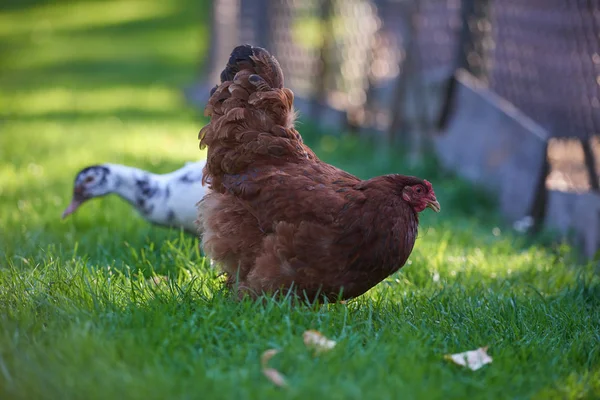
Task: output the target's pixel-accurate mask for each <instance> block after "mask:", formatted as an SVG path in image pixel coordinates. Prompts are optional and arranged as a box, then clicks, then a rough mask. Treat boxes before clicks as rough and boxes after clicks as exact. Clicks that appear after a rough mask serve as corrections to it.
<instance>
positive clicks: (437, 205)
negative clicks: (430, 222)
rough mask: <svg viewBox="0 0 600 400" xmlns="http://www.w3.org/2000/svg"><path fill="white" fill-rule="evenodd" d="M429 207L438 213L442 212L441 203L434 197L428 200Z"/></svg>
mask: <svg viewBox="0 0 600 400" xmlns="http://www.w3.org/2000/svg"><path fill="white" fill-rule="evenodd" d="M427 208H431V209H432V210H433V211H435V212H436V213H437V212H440V210H441V209H442V208H441V207H440V203H439V202H438V201H437V199H435V198H433V199H431V200H429V201H428V202H427Z"/></svg>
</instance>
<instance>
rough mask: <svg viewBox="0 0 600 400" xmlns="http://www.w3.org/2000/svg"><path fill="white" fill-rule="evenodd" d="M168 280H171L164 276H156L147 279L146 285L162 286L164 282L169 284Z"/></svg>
mask: <svg viewBox="0 0 600 400" xmlns="http://www.w3.org/2000/svg"><path fill="white" fill-rule="evenodd" d="M168 280H169V278H168V277H166V276H164V275H154V276H152V277H150V278H148V279H146V283H147V284H149V285H150V284H155V285H160V284H161V283H162V282H167V281H168Z"/></svg>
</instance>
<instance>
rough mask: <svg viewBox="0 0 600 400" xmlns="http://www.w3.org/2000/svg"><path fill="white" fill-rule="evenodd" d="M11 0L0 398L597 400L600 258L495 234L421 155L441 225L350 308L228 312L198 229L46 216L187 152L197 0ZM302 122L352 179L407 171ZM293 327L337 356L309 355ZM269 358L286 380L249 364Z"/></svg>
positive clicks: (0, 140)
mask: <svg viewBox="0 0 600 400" xmlns="http://www.w3.org/2000/svg"><path fill="white" fill-rule="evenodd" d="M26 3H30V4H29V5H28V6H25V5H24V2H22V1H21V2H19V1H13V2H3V6H2V7H4V9H3V10H2V11H1V12H0V53H1V54H2V57H1V58H0V221H1V222H0V398H2V399H12V398H15V399H18V398H21V399H37V398H41V399H71V398H81V399H96V398H97V399H108V398H120V397H122V398H132V399H134V398H140V399H154V398H156V399H165V398H168V399H177V398H198V399H207V398H208V399H216V398H226V399H233V398H235V399H244V398H256V399H267V398H282V397H285V398H298V399H304V398H311V397H313V398H332V399H336V398H356V399H358V398H407V399H409V398H418V399H442V398H446V397H447V398H454V399H463V398H481V399H494V398H498V399H505V398H538V399H548V398H557V399H565V398H570V399H580V398H590V399H591V398H599V397H600V349H599V346H598V345H599V340H600V333H599V332H600V322H599V321H600V311H599V310H600V282H599V278H598V276H597V275H595V272H594V267H593V266H592V265H584V264H581V263H577V262H576V261H574V257H573V255H572V253H571V252H570V250H569V249H568V248H566V247H565V246H563V245H559V246H544V245H542V244H541V243H539V242H535V241H533V242H532V241H530V240H526V239H525V238H522V237H517V236H515V235H513V234H511V233H510V232H509V230H508V229H506V227H504V226H503V225H502V224H501V223H500V222H499V221H500V219H499V218H498V216H497V214H496V212H495V211H494V205H493V201H491V200H490V199H489V197H488V196H486V195H484V194H482V193H480V192H479V191H477V190H475V189H473V188H472V187H470V186H469V185H466V184H464V183H462V182H460V181H459V180H456V179H454V178H452V177H451V176H448V175H446V174H442V173H439V172H437V171H436V168H435V166H434V165H433V164H432V165H431V166H429V167H428V168H426V169H421V170H420V171H416V172H418V173H420V174H422V175H423V176H424V177H428V178H432V180H433V182H434V185H435V187H436V192H437V193H438V194H439V199H440V202H441V203H442V213H440V214H439V215H432V213H429V212H426V213H425V215H424V218H423V220H422V223H421V233H420V236H419V239H418V241H417V244H416V248H415V250H414V252H413V254H412V256H411V258H410V261H409V263H408V265H407V266H406V267H405V268H404V269H403V270H402V271H401V272H399V273H397V274H395V275H394V276H392V277H390V278H389V279H387V280H386V281H385V282H383V283H382V284H380V285H379V286H377V287H376V288H375V289H373V290H372V291H370V292H369V293H367V294H366V295H365V296H363V297H362V298H359V299H357V300H355V301H352V302H349V303H348V304H345V305H324V306H322V307H317V308H316V309H311V308H308V307H303V306H296V307H293V306H291V305H290V304H289V303H288V302H286V301H275V300H270V301H267V302H266V303H265V304H262V303H261V304H255V303H252V302H249V301H245V302H241V303H234V302H232V301H231V300H230V299H229V298H228V295H227V293H226V292H224V291H223V290H222V288H221V281H220V279H219V278H218V277H217V274H216V272H214V271H213V270H211V269H210V267H209V265H208V263H207V262H206V261H205V260H204V259H203V258H202V256H201V254H200V252H199V250H198V246H197V240H196V239H195V238H193V237H190V236H185V235H183V234H182V233H180V232H177V231H174V230H167V229H162V228H157V227H152V226H150V225H148V224H146V223H145V222H144V221H142V220H141V219H140V218H138V217H137V216H136V215H134V214H133V213H132V212H131V210H130V209H129V207H128V206H127V205H126V204H124V203H123V202H121V201H119V199H116V198H112V197H109V198H105V199H102V200H97V201H94V202H91V203H90V204H88V205H86V206H85V207H83V208H82V210H81V211H80V212H79V213H78V214H77V215H76V216H75V217H74V218H72V219H70V220H67V221H61V220H60V213H61V211H62V209H63V208H64V207H65V206H66V204H67V202H68V200H69V196H70V191H71V183H72V179H73V174H74V173H75V171H76V170H77V169H78V168H80V167H83V166H85V165H86V164H90V163H95V162H103V161H110V162H122V163H128V164H132V165H137V166H140V167H142V168H147V169H152V170H155V171H169V170H172V169H175V168H178V167H179V166H180V165H181V164H182V163H183V162H185V161H188V160H193V159H197V158H201V157H203V153H201V152H200V151H199V150H198V143H197V139H196V134H197V132H198V130H199V128H200V127H201V126H202V125H203V124H204V123H205V121H204V120H203V119H202V118H201V117H200V114H201V113H200V111H198V110H194V109H191V108H189V107H187V106H186V105H185V104H184V102H183V98H182V95H181V92H180V89H181V87H183V86H184V85H185V84H187V83H190V82H192V81H193V79H194V76H195V74H196V72H197V71H198V62H199V61H201V60H202V55H203V53H205V52H206V49H207V34H208V33H207V32H208V28H207V24H206V23H207V18H208V17H207V16H208V15H209V13H208V11H207V10H208V8H207V3H208V2H207V1H204V2H192V1H191V0H189V1H187V0H177V1H172V2H149V1H141V0H127V1H118V2H114V1H110V2H99V1H98V2H60V1H59V2H39V3H35V2H31V1H29V2H26ZM301 129H303V130H304V132H306V133H307V135H306V136H307V140H308V142H309V143H310V144H311V145H313V146H314V147H315V149H316V150H317V151H318V153H319V154H320V155H321V156H322V157H323V158H325V159H326V160H328V161H332V162H334V163H335V164H337V165H339V166H342V167H344V168H346V169H348V170H350V171H352V172H354V173H357V174H359V175H360V176H363V177H368V176H372V175H375V174H381V173H387V172H393V171H399V170H402V171H406V169H405V168H403V167H402V165H403V164H402V162H401V161H399V158H400V157H399V156H398V153H397V152H394V151H385V152H382V153H380V154H379V155H378V156H377V157H375V156H374V155H373V154H374V148H373V146H370V145H369V144H366V143H364V142H361V141H360V140H358V139H355V138H343V139H341V138H338V137H334V136H320V135H317V134H316V133H315V132H314V129H312V128H311V126H310V124H308V123H304V124H302V126H301ZM411 172H415V171H411ZM154 274H156V275H165V276H168V277H169V280H168V282H165V283H162V284H160V285H158V286H157V285H154V284H151V283H148V281H147V279H148V278H149V277H151V276H152V275H154ZM306 329H318V330H320V331H321V332H323V333H324V334H326V335H327V336H328V337H330V338H332V339H334V340H336V341H337V342H338V345H337V347H336V348H335V349H334V350H333V351H331V352H329V353H326V354H324V355H321V356H318V357H313V356H312V355H311V354H310V353H309V352H308V351H307V350H306V349H305V348H304V345H303V343H302V332H303V331H304V330H306ZM485 345H489V346H490V347H489V348H490V350H489V352H490V354H491V355H492V357H493V358H494V362H493V363H492V364H491V365H488V366H486V367H484V368H483V369H482V370H479V371H477V372H472V371H468V370H464V369H461V368H460V367H457V366H455V365H451V364H449V363H448V362H447V361H444V360H443V355H444V354H446V353H450V352H459V351H464V350H470V349H474V348H477V347H480V346H485ZM269 348H277V349H280V350H282V352H281V353H280V354H278V355H277V356H275V358H273V359H272V360H271V365H272V366H273V367H275V368H277V369H279V370H280V371H281V372H282V373H283V374H285V376H286V378H287V379H288V382H289V387H288V388H287V389H280V388H276V387H274V386H273V385H272V384H271V383H270V382H269V381H267V380H266V379H265V378H264V377H263V375H262V374H261V369H260V355H261V353H262V352H263V351H264V350H266V349H269Z"/></svg>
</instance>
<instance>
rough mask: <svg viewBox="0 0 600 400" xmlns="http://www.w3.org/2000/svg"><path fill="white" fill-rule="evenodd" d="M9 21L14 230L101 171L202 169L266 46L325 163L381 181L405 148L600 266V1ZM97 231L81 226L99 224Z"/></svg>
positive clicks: (104, 10)
mask: <svg viewBox="0 0 600 400" xmlns="http://www.w3.org/2000/svg"><path fill="white" fill-rule="evenodd" d="M0 10H1V13H0V53H1V54H2V56H1V57H0V130H1V132H2V134H1V135H0V155H1V156H2V159H3V160H6V161H5V162H0V180H1V181H0V182H1V185H0V202H1V203H0V205H1V206H3V207H0V218H2V219H3V221H8V222H9V223H10V224H12V225H10V226H20V227H24V226H26V224H25V223H24V222H23V215H27V221H28V222H27V223H31V224H38V225H39V224H41V225H44V224H46V223H47V222H46V221H48V220H50V219H51V218H54V216H53V215H54V214H52V215H50V213H55V212H56V210H55V209H54V208H56V209H59V208H61V207H64V205H65V202H66V201H67V199H66V198H67V197H68V194H70V190H71V189H70V185H71V183H72V181H71V179H72V178H71V175H72V174H73V173H74V172H76V170H77V169H78V168H81V167H83V166H85V165H87V164H90V163H95V162H103V161H110V162H119V163H125V164H129V165H136V166H139V167H140V168H145V169H148V170H154V171H163V172H167V171H169V170H174V169H176V168H179V167H180V166H181V165H182V163H183V162H184V161H190V160H195V159H199V158H202V157H203V153H202V152H200V151H199V150H198V147H197V144H198V143H197V139H196V136H195V135H196V132H197V131H198V130H199V129H200V127H201V126H202V125H204V124H205V123H206V120H205V119H203V117H202V108H203V106H204V104H205V102H206V99H207V95H208V90H209V88H210V87H212V86H213V85H214V83H215V82H217V78H218V74H219V72H220V71H221V69H222V67H223V66H224V63H225V61H226V59H227V58H228V55H229V52H230V51H231V49H232V48H233V47H234V46H235V45H237V44H239V43H251V44H255V45H261V46H264V47H266V48H267V49H269V50H270V51H271V52H272V53H273V54H274V55H275V56H277V58H278V59H279V61H280V63H281V65H282V67H283V69H284V72H285V74H286V85H288V86H289V87H291V88H292V89H293V90H294V92H295V93H296V95H297V107H298V108H299V110H300V112H301V118H302V120H303V121H305V123H306V125H305V126H304V128H302V129H301V131H302V133H303V134H306V135H307V136H309V137H317V138H318V139H315V140H314V141H312V142H310V143H311V144H314V145H318V146H320V147H319V148H320V149H321V151H322V153H321V154H323V152H324V153H328V152H331V153H338V154H339V155H340V156H339V161H340V164H341V165H342V166H345V164H344V163H346V164H348V166H347V167H348V168H349V169H351V170H352V172H355V173H357V174H359V175H360V174H361V173H362V175H363V176H364V175H369V174H374V173H379V172H391V170H392V169H394V168H396V166H397V165H398V164H394V162H396V160H392V164H389V163H388V164H387V167H382V168H380V169H377V167H376V168H370V169H369V168H366V169H365V168H363V167H364V165H366V163H367V162H366V159H365V158H360V153H352V152H350V151H346V152H345V153H344V152H343V145H340V143H350V144H352V143H354V145H353V146H355V148H363V149H364V146H362V145H359V144H356V143H365V141H366V142H368V143H372V144H374V146H375V147H374V150H373V153H372V154H369V157H370V158H372V159H373V160H374V161H373V163H371V165H376V164H377V162H379V161H380V160H381V159H385V157H384V156H383V155H384V154H387V155H388V158H387V159H388V160H389V154H390V152H389V149H391V148H393V151H392V158H398V159H402V161H403V162H406V164H407V165H408V166H409V167H410V168H413V167H415V168H419V167H424V168H430V169H431V168H438V167H439V168H440V169H443V170H444V171H447V172H451V173H456V174H458V175H459V176H460V177H461V178H463V179H466V180H470V181H472V182H475V183H477V184H478V185H479V186H480V187H482V188H483V189H485V190H487V191H489V192H490V193H491V194H492V197H494V198H495V199H497V201H498V203H499V206H500V210H501V211H502V213H503V215H504V217H505V218H507V219H508V222H509V223H510V224H511V225H512V226H513V227H514V228H515V229H517V230H519V231H528V230H531V231H534V232H535V231H537V230H539V229H541V228H544V229H549V230H554V231H556V232H558V233H559V234H560V235H559V236H560V237H567V236H569V237H572V238H573V239H574V240H575V241H576V242H577V243H578V244H579V245H580V246H581V248H582V249H583V251H584V253H585V254H586V255H588V256H590V257H591V256H593V255H594V254H596V251H597V250H598V248H599V247H600V233H599V232H600V200H599V197H598V187H599V178H598V175H599V170H600V160H599V159H600V143H599V141H598V132H599V129H598V128H599V124H600V114H599V111H600V95H599V94H600V90H599V85H600V36H599V35H600V9H599V5H598V3H597V2H594V1H588V2H582V1H578V0H560V1H559V0H544V1H542V0H528V1H527V2H524V1H521V0H479V1H475V0H425V1H413V0H371V1H368V0H306V1H304V0H302V1H301V0H214V1H209V0H200V1H191V0H174V1H170V2H159V1H150V0H147V1H144V0H119V1H61V0H57V1H44V0H39V1H33V0H24V1H17V0H5V1H3V2H2V5H0ZM313 128H314V129H313ZM303 129H304V130H303ZM309 140H311V139H310V138H309ZM357 141H358V142H357ZM348 146H350V147H352V145H348ZM336 149H337V150H336ZM379 153H381V154H379ZM356 154H359V156H358V158H354V159H352V157H355V156H356ZM431 154H433V155H435V158H436V159H437V161H436V164H431V161H430V158H429V155H431ZM363 155H364V154H363ZM378 160H379V161H378ZM437 163H439V166H438V164H437ZM353 164H354V167H353V166H352V165H353ZM361 164H362V165H361ZM432 165H433V166H432ZM434 179H435V177H434ZM448 185H449V186H450V187H449V189H448V191H450V190H452V187H454V186H456V185H455V184H454V183H448ZM456 187H459V186H456ZM460 187H461V188H462V186H460ZM2 192H4V195H5V196H2ZM63 192H64V196H63V194H62V193H63ZM32 193H35V194H36V195H35V196H33V195H32ZM6 195H8V196H6ZM2 197H4V199H2ZM107 201H108V204H109V207H112V206H114V207H117V208H118V207H120V206H119V205H118V204H119V203H118V201H117V200H111V199H108V200H107ZM15 203H16V204H17V205H18V207H16V208H15V207H14V204H15ZM48 204H51V205H52V207H53V208H52V207H51V208H48V207H45V206H46V205H48ZM101 207H102V206H100V205H97V204H93V205H91V206H90V210H91V211H90V212H89V215H92V214H93V213H98V212H99V211H101V210H105V209H104V208H101ZM86 215H87V214H85V213H84V214H83V217H80V218H79V220H78V224H79V226H80V227H81V226H92V225H94V224H96V223H97V222H98V221H97V220H94V219H91V218H90V219H87V218H86V217H85V216H86ZM101 218H104V220H102V221H101V222H108V223H110V222H111V221H112V220H111V218H112V217H110V215H105V214H104V213H102V216H101ZM132 226H136V225H135V224H134V225H132ZM19 229H22V230H23V231H22V234H23V235H25V236H27V235H29V236H31V235H35V234H34V233H32V232H31V230H29V229H26V228H19ZM71 234H74V233H73V232H71ZM8 236H10V235H8ZM7 240H10V238H7ZM49 241H52V240H49ZM15 246H16V244H15Z"/></svg>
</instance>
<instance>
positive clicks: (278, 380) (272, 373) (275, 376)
mask: <svg viewBox="0 0 600 400" xmlns="http://www.w3.org/2000/svg"><path fill="white" fill-rule="evenodd" d="M262 372H263V374H264V375H265V376H266V377H267V379H268V380H270V381H271V382H273V384H274V385H275V386H279V387H286V386H287V382H286V381H285V378H284V377H283V375H281V373H280V372H279V371H277V370H276V369H275V368H263V370H262Z"/></svg>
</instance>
